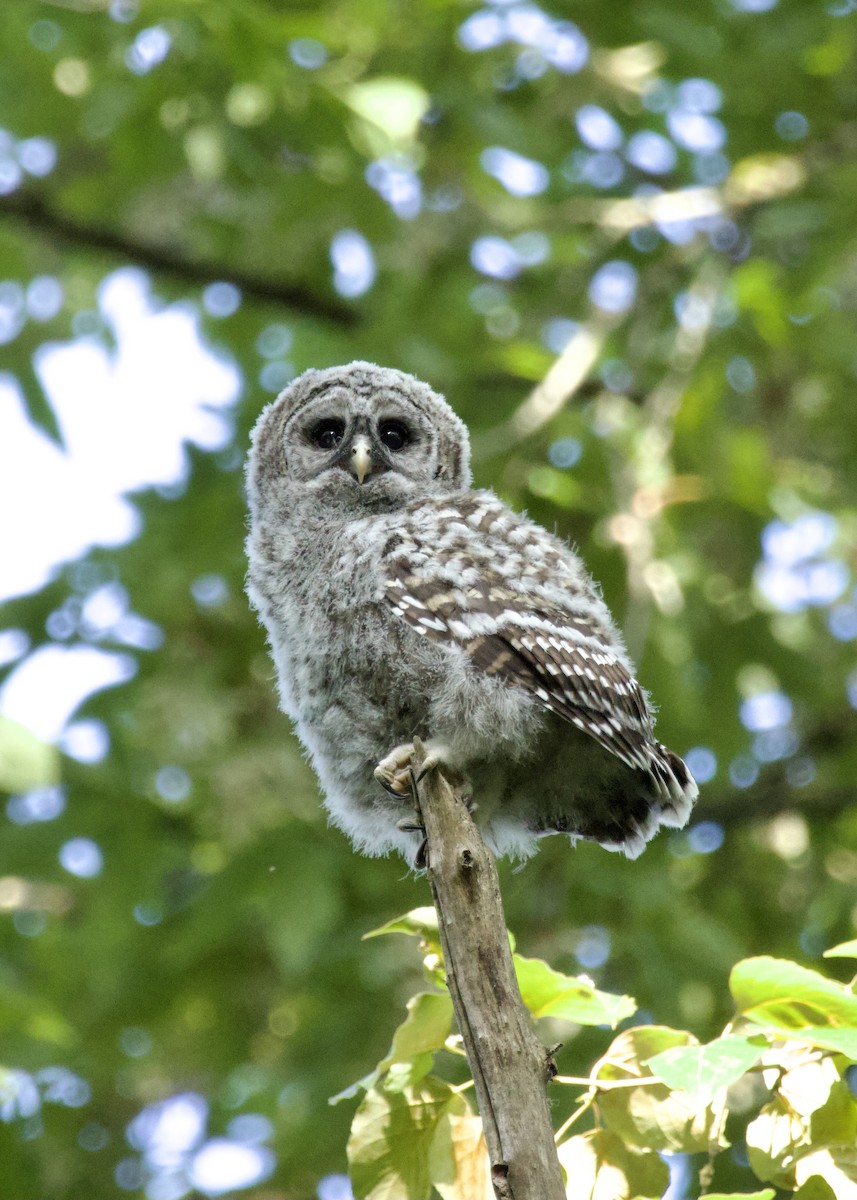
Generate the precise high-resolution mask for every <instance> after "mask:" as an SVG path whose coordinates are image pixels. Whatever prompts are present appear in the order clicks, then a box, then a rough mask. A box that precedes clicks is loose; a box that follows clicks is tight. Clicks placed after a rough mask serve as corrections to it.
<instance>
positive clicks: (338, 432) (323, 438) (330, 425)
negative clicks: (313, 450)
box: [309, 417, 345, 450]
mask: <svg viewBox="0 0 857 1200" xmlns="http://www.w3.org/2000/svg"><path fill="white" fill-rule="evenodd" d="M344 433H345V422H344V421H340V420H338V419H337V418H336V417H326V418H325V419H324V420H323V421H317V422H316V424H315V425H313V427H312V430H311V432H310V435H309V436H310V440H311V441H312V442H313V443H314V444H315V445H316V446H318V448H319V450H335V449H336V447H337V446H338V445H339V443H340V442H341V441H342V438H343V435H344Z"/></svg>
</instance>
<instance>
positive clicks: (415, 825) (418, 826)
mask: <svg viewBox="0 0 857 1200" xmlns="http://www.w3.org/2000/svg"><path fill="white" fill-rule="evenodd" d="M396 828H397V829H401V831H402V833H423V834H424V833H425V831H426V827H425V825H423V823H422V821H420V820H419V818H418V817H416V816H414V817H402V819H401V821H397V822H396Z"/></svg>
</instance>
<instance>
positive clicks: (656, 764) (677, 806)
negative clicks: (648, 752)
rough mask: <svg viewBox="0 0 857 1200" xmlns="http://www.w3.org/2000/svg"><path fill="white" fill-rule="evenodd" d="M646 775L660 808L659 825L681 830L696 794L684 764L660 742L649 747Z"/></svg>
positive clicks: (697, 789) (690, 776) (694, 782)
mask: <svg viewBox="0 0 857 1200" xmlns="http://www.w3.org/2000/svg"><path fill="white" fill-rule="evenodd" d="M649 776H650V778H651V780H652V783H653V785H654V789H655V792H656V793H657V796H658V799H659V800H660V801H661V803H662V805H663V807H662V809H661V812H660V824H661V825H666V826H668V827H670V828H672V829H681V828H682V827H683V826H684V825H686V824H687V821H688V818H689V817H690V812H691V809H692V808H693V803H694V801H695V800H696V798H697V796H698V795H699V788H698V787H697V786H696V780H695V779H694V778H693V776H692V775H691V773H690V771H688V769H687V767H686V766H685V764H684V762H682V760H681V759H680V758H679V756H678V755H677V754H674V753H673V752H672V750H670V749H668V747H666V746H664V745H663V743H662V742H655V743H654V744H653V746H652V757H651V766H650V768H649Z"/></svg>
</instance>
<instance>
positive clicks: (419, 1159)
mask: <svg viewBox="0 0 857 1200" xmlns="http://www.w3.org/2000/svg"><path fill="white" fill-rule="evenodd" d="M466 1111H467V1105H466V1102H465V1101H464V1099H463V1097H461V1096H459V1095H457V1094H456V1093H455V1092H453V1090H452V1088H451V1087H450V1086H449V1084H447V1083H443V1082H441V1081H440V1080H439V1079H424V1080H423V1081H422V1082H421V1083H420V1084H419V1085H418V1086H416V1087H412V1088H410V1087H409V1088H406V1089H404V1090H403V1091H400V1092H380V1091H377V1090H376V1089H374V1088H373V1089H371V1090H370V1091H368V1092H367V1093H366V1095H365V1097H364V1098H363V1102H362V1103H361V1105H360V1107H359V1108H358V1109H357V1112H356V1113H355V1114H354V1121H353V1122H352V1125H351V1136H350V1137H349V1139H348V1151H347V1152H348V1165H349V1175H350V1178H351V1186H352V1188H353V1189H354V1195H355V1197H356V1200H429V1197H430V1196H431V1188H432V1183H431V1171H430V1169H429V1153H430V1149H431V1145H432V1141H433V1139H434V1135H435V1130H436V1129H437V1125H438V1122H439V1121H440V1119H441V1117H442V1116H443V1115H444V1114H445V1113H447V1112H453V1113H465V1112H466Z"/></svg>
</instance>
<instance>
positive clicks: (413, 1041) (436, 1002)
mask: <svg viewBox="0 0 857 1200" xmlns="http://www.w3.org/2000/svg"><path fill="white" fill-rule="evenodd" d="M407 1007H408V1015H407V1017H406V1018H405V1020H404V1021H403V1022H402V1024H401V1025H400V1026H399V1027H398V1029H397V1030H396V1032H395V1033H394V1034H393V1045H392V1047H391V1048H390V1053H389V1054H388V1055H387V1057H386V1058H385V1059H384V1060H383V1061H382V1062H381V1063H380V1064H379V1070H381V1071H384V1070H386V1069H387V1068H388V1067H389V1066H391V1064H393V1063H403V1062H407V1060H408V1059H410V1058H414V1057H416V1055H418V1054H426V1053H431V1052H433V1051H435V1050H440V1049H441V1048H442V1047H443V1044H444V1042H445V1041H446V1039H447V1038H448V1037H449V1031H450V1029H451V1028H452V1017H453V1012H452V1000H451V999H450V998H449V994H448V993H444V992H420V993H419V994H418V995H416V996H412V997H411V999H410V1000H409V1001H408V1006H407Z"/></svg>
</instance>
